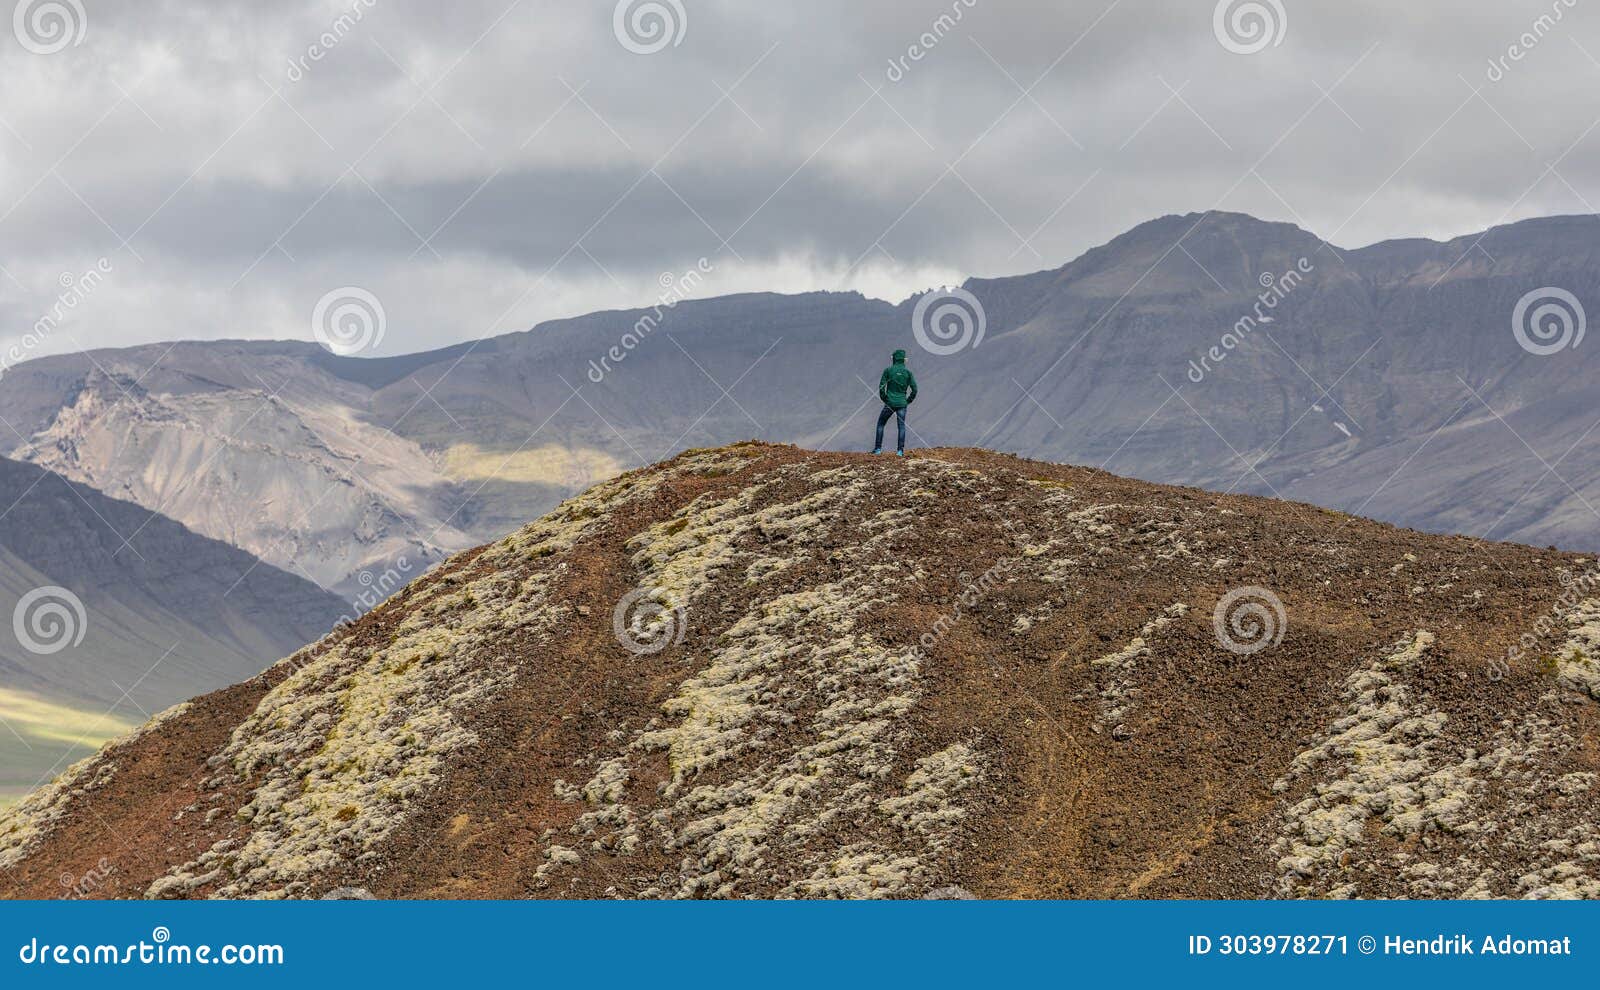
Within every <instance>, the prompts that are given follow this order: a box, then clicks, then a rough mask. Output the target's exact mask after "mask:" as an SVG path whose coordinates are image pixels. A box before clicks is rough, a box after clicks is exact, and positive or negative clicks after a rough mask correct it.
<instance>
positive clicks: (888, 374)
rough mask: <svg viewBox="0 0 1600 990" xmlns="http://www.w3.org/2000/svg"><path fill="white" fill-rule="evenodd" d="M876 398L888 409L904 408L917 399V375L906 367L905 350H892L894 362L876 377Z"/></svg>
mask: <svg viewBox="0 0 1600 990" xmlns="http://www.w3.org/2000/svg"><path fill="white" fill-rule="evenodd" d="M878 398H880V399H882V400H883V404H884V405H886V406H888V407H889V408H890V409H904V408H905V407H906V406H909V405H911V403H913V402H915V401H917V376H916V375H913V374H912V373H911V369H910V368H907V367H906V352H905V351H895V352H894V364H891V365H889V367H887V368H885V369H883V375H882V377H880V378H879V379H878Z"/></svg>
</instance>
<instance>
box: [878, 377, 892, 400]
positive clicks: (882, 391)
mask: <svg viewBox="0 0 1600 990" xmlns="http://www.w3.org/2000/svg"><path fill="white" fill-rule="evenodd" d="M878 401H879V402H881V403H883V404H884V405H888V404H889V369H888V368H885V369H883V374H881V375H879V376H878Z"/></svg>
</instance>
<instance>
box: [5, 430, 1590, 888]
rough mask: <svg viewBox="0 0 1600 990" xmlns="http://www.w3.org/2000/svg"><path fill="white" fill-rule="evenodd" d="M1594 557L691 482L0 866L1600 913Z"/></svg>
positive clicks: (1116, 507)
mask: <svg viewBox="0 0 1600 990" xmlns="http://www.w3.org/2000/svg"><path fill="white" fill-rule="evenodd" d="M1589 566H1591V565H1590V562H1588V561H1586V560H1583V559H1581V558H1577V557H1574V556H1571V555H1566V554H1559V553H1555V552H1546V551H1539V550H1534V549H1530V548H1525V547H1519V546H1511V545H1504V544H1487V543H1482V542H1478V541H1473V540H1468V539H1455V538H1439V537H1431V536H1423V535H1419V534H1417V533H1413V532H1408V531H1403V530H1397V529H1394V528H1392V527H1388V526H1384V525H1379V524H1376V523H1372V522H1368V521H1365V520H1361V519H1357V518H1353V517H1349V516H1342V515H1338V514H1335V513H1330V512H1326V511H1322V510H1318V509H1313V508H1309V507H1307V506H1303V505H1295V504H1288V503H1281V502H1273V501H1267V500H1262V499H1256V498H1249V497H1229V496H1221V495H1213V494H1208V493H1205V492H1199V491H1193V490H1188V489H1178V488H1164V487H1159V486H1154V485H1148V484H1142V483H1137V482H1132V481H1127V480H1123V479H1120V478H1117V477H1113V476H1111V475H1107V474H1104V473H1101V472H1096V471H1090V470H1085V469H1080V468H1071V467H1060V466H1055V465H1050V464H1042V463H1035V462H1030V461H1025V460H1019V459H1016V458H1010V457H1002V456H997V455H994V454H990V453H986V452H982V451H974V450H932V451H926V452H923V453H921V454H920V455H919V456H916V457H913V458H911V459H909V460H904V461H901V460H896V459H893V458H882V457H879V458H872V457H867V456H861V455H849V454H818V453H810V452H807V451H803V450H798V449H795V448H791V447H776V446H767V445H757V444H746V445H737V446H734V447H729V448H723V449H720V450H712V451H700V452H693V453H690V454H685V455H683V456H681V457H679V458H676V459H675V460H673V461H670V462H668V463H666V464H663V465H660V466H657V467H654V468H650V469H647V470H643V471H637V472H633V473H631V474H628V475H625V476H623V477H621V478H619V479H617V480H615V481H612V482H608V483H606V484H604V485H601V486H599V487H597V488H595V489H592V490H591V491H589V492H587V493H586V494H584V495H582V496H580V497H578V498H575V499H573V500H571V501H569V502H567V503H565V504H564V505H563V506H562V507H560V508H559V509H557V510H556V511H555V512H553V513H552V514H551V515H549V516H547V517H546V518H545V519H543V520H541V521H539V522H537V523H535V524H533V525H531V526H528V527H527V528H525V529H523V530H521V531H520V532H518V533H516V534H514V535H513V536H511V537H509V538H507V539H506V540H503V541H501V542H500V543H496V544H493V545H491V546H487V547H483V548H480V549H478V550H474V551H470V552H468V553H464V554H461V555H459V556H457V557H455V558H453V559H451V560H450V561H449V562H447V563H446V564H444V565H443V566H441V567H440V568H438V569H437V570H436V571H434V572H433V573H431V574H429V575H428V576H426V577H424V578H422V579H420V580H418V581H417V582H415V583H414V584H412V585H411V586H410V587H409V588H408V589H407V590H406V591H405V592H404V593H402V594H400V595H398V596H397V597H395V598H394V599H392V600H391V601H390V602H389V603H387V604H386V605H384V606H383V607H381V608H380V609H378V610H377V611H376V612H374V613H373V614H371V615H369V616H367V617H366V618H365V619H364V620H362V621H361V622H359V623H357V624H356V625H355V626H354V627H352V628H350V629H347V630H344V631H341V632H339V633H337V634H335V635H333V636H330V637H329V638H328V639H326V640H324V641H323V642H321V643H318V644H316V645H315V646H312V647H308V648H307V649H306V650H303V651H302V652H301V653H299V654H297V655H295V656H293V657H291V658H289V659H287V660H285V661H283V662H281V663H279V664H278V665H277V666H275V667H273V668H272V669H271V670H269V671H268V672H267V673H266V674H264V675H263V676H261V677H260V678H258V679H256V680H254V681H252V682H249V683H246V684H241V685H239V686H237V687H233V688H230V689H227V690H225V691H220V692H217V693H216V694H212V695H208V696H206V697H203V698H200V699H197V700H196V701H194V702H192V703H190V704H188V705H182V706H179V707H178V708H176V709H174V710H172V711H170V712H168V713H166V714H164V715H162V716H160V717H158V718H157V719H156V720H155V721H153V722H152V723H151V724H150V725H148V726H146V727H145V728H144V729H142V730H140V731H139V732H138V733H136V734H135V735H133V736H131V737H129V738H127V739H124V740H122V741H120V742H116V743H113V744H111V745H109V746H108V747H107V748H106V749H105V750H104V751H102V752H101V753H100V754H99V755H98V756H96V757H95V758H93V759H91V760H88V761H86V762H84V763H82V764H79V765H78V766H76V767H74V768H73V769H72V770H71V771H69V772H68V773H67V774H65V775H63V777H62V778H60V779H59V780H57V781H56V782H55V784H53V785H52V786H51V787H50V788H47V789H46V790H44V791H42V792H39V793H37V794H35V795H34V796H33V797H31V798H30V799H29V800H28V801H26V802H25V803H24V804H22V805H21V806H19V807H18V808H16V809H14V810H13V811H12V812H10V813H9V814H8V815H6V816H5V817H0V866H3V867H4V870H5V875H6V877H7V880H8V882H7V884H6V890H7V892H8V893H9V894H11V895H13V896H30V897H55V896H62V895H63V894H65V893H67V892H68V890H67V888H66V887H64V886H63V885H62V880H61V878H62V877H69V878H79V877H83V876H86V875H90V874H91V873H92V874H93V875H94V876H95V877H96V878H97V879H96V883H95V884H94V885H93V887H94V891H93V892H94V893H96V894H98V895H102V896H120V897H140V896H145V897H206V896H222V897H273V896H295V897H318V896H322V895H323V894H325V893H326V892H328V891H330V890H332V889H334V888H338V887H344V886H355V887H364V888H367V889H368V890H370V891H371V892H372V893H373V894H374V895H377V896H380V897H611V896H617V897H707V896H722V897H741V896H756V897H774V896H801V897H883V896H894V897H923V896H928V895H930V894H932V895H934V896H951V895H953V894H959V893H960V892H961V891H967V892H970V893H972V894H974V895H976V896H980V897H1046V896H1048V897H1055V896H1064V897H1107V896H1110V897H1120V896H1145V897H1169V896H1204V897H1261V896H1326V895H1334V896H1365V897H1376V896H1474V895H1481V896H1510V897H1520V896H1594V895H1596V894H1600V834H1597V831H1600V830H1597V826H1596V825H1595V822H1596V818H1597V816H1596V811H1597V808H1596V803H1597V802H1596V790H1595V775H1596V770H1597V765H1600V747H1597V744H1596V743H1597V739H1596V725H1597V714H1596V707H1595V704H1594V701H1593V697H1594V696H1595V694H1596V693H1600V676H1597V674H1596V668H1595V664H1594V662H1593V661H1592V660H1591V659H1590V657H1591V656H1593V655H1595V652H1594V651H1595V649H1596V648H1597V646H1600V598H1597V600H1590V598H1589V595H1590V594H1591V593H1593V594H1595V595H1597V596H1600V592H1594V591H1593V590H1592V588H1591V582H1590V579H1589V577H1588V576H1587V575H1588V571H1587V570H1586V569H1587V568H1588V567H1589ZM619 603H620V604H619ZM656 603H660V604H656ZM1280 607H1281V612H1280V611H1279V608H1280ZM1524 636H1526V637H1527V638H1526V640H1525V644H1524V649H1523V650H1522V651H1521V653H1520V654H1518V655H1517V656H1515V657H1514V658H1512V659H1511V660H1510V662H1509V664H1507V663H1504V661H1505V659H1506V657H1507V655H1508V650H1510V649H1511V648H1512V647H1513V646H1516V645H1518V643H1519V640H1520V639H1522V638H1523V637H1524ZM1280 637H1281V641H1279V640H1280ZM1258 647H1259V648H1258ZM1252 651H1253V652H1252ZM102 877H103V878H104V879H103V881H102V880H101V879H100V878H102ZM78 886H80V887H82V886H83V885H81V884H80V885H78ZM952 888H955V889H954V890H952Z"/></svg>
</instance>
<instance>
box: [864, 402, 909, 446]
mask: <svg viewBox="0 0 1600 990" xmlns="http://www.w3.org/2000/svg"><path fill="white" fill-rule="evenodd" d="M890 416H893V417H894V418H895V419H896V420H897V422H896V424H895V425H897V426H899V427H900V446H899V447H898V448H896V449H897V450H905V449H906V411H905V410H904V409H896V408H894V407H893V406H891V405H889V404H888V403H884V406H883V412H880V413H879V414H878V435H877V439H875V440H873V441H872V449H873V450H882V449H883V424H885V423H887V422H889V417H890Z"/></svg>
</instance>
